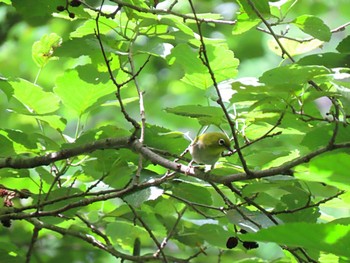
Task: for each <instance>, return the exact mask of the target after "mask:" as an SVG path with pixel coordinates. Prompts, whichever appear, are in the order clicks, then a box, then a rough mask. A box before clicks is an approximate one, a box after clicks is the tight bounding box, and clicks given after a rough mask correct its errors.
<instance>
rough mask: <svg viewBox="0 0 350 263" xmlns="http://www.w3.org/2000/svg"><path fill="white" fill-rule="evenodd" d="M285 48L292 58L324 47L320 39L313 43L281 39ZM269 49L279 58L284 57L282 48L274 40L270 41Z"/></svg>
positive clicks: (314, 40)
mask: <svg viewBox="0 0 350 263" xmlns="http://www.w3.org/2000/svg"><path fill="white" fill-rule="evenodd" d="M279 41H280V43H281V45H282V46H283V48H284V49H285V50H286V51H287V52H288V54H289V55H291V56H296V55H301V54H305V53H308V52H310V51H313V50H315V49H317V48H319V47H321V46H322V45H323V43H324V42H323V41H320V40H318V39H313V40H311V41H304V42H299V41H296V40H292V39H286V38H280V39H279ZM268 46H269V49H270V50H271V51H272V52H274V53H275V54H277V55H278V56H282V54H283V52H282V50H281V48H280V46H279V45H278V44H277V43H276V41H275V40H274V39H269V40H268Z"/></svg>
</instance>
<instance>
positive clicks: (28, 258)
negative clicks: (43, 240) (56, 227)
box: [26, 226, 40, 263]
mask: <svg viewBox="0 0 350 263" xmlns="http://www.w3.org/2000/svg"><path fill="white" fill-rule="evenodd" d="M39 231H40V229H39V228H37V227H36V226H34V229H33V234H32V239H31V241H30V244H29V248H28V251H27V255H26V263H30V261H31V257H32V254H33V251H34V245H35V243H36V241H37V240H38V237H39Z"/></svg>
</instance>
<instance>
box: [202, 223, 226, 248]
mask: <svg viewBox="0 0 350 263" xmlns="http://www.w3.org/2000/svg"><path fill="white" fill-rule="evenodd" d="M197 232H198V236H200V237H202V238H203V239H204V240H205V241H207V242H208V243H209V244H210V245H213V246H215V247H217V248H222V249H226V242H227V239H228V238H229V237H230V236H232V233H230V232H228V231H227V230H224V228H223V227H222V226H220V225H215V224H204V225H202V226H200V227H199V228H198V229H197Z"/></svg>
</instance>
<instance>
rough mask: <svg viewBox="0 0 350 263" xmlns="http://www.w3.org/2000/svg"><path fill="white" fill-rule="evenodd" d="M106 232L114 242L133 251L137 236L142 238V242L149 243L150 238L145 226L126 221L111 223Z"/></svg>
mask: <svg viewBox="0 0 350 263" xmlns="http://www.w3.org/2000/svg"><path fill="white" fill-rule="evenodd" d="M106 234H107V236H108V237H110V238H111V240H113V242H115V243H117V244H119V245H120V246H122V247H123V249H127V250H129V251H132V248H133V244H134V240H135V239H136V238H140V240H141V244H145V243H147V241H148V238H149V234H148V233H147V231H146V230H145V229H144V228H142V227H139V226H137V225H135V224H133V223H129V222H124V221H117V222H113V223H109V224H108V225H107V228H106Z"/></svg>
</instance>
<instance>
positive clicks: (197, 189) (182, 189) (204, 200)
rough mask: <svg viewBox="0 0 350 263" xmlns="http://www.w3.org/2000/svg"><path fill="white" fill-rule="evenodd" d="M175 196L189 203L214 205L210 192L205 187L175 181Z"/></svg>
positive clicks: (173, 190)
mask: <svg viewBox="0 0 350 263" xmlns="http://www.w3.org/2000/svg"><path fill="white" fill-rule="evenodd" d="M171 190H172V192H173V194H174V195H176V196H178V197H180V198H183V199H185V200H187V201H189V202H195V203H199V204H205V205H211V204H212V203H213V200H212V197H211V194H210V192H209V191H208V190H207V189H206V188H205V187H203V186H199V185H195V184H191V183H186V182H183V181H175V182H174V186H173V188H172V189H171Z"/></svg>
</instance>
